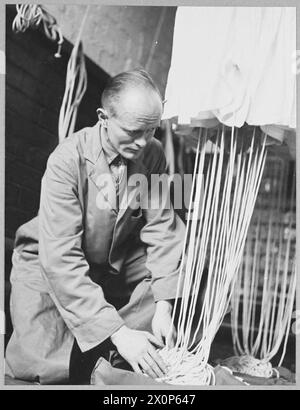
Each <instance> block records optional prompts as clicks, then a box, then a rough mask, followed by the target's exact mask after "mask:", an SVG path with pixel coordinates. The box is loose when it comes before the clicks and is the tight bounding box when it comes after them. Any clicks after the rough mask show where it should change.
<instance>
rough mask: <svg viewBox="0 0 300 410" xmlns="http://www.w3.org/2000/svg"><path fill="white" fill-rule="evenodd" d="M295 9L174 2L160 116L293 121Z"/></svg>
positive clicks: (293, 123) (232, 121)
mask: <svg viewBox="0 0 300 410" xmlns="http://www.w3.org/2000/svg"><path fill="white" fill-rule="evenodd" d="M295 50H296V8H292V7H179V8H178V10H177V15H176V22H175V29H174V41H173V52H172V60H171V68H170V71H169V77H168V83H167V89H166V99H167V102H166V104H165V113H164V117H165V118H172V117H177V116H178V121H179V123H180V124H191V120H192V119H193V118H195V117H198V116H199V115H201V119H203V118H204V117H205V118H212V117H216V118H217V119H218V120H219V121H220V122H222V123H224V124H226V125H228V126H237V127H241V126H242V125H243V124H244V123H245V122H247V123H248V124H250V125H269V124H279V125H284V126H288V127H290V128H295V127H296V75H295V73H293V70H292V63H293V54H295Z"/></svg>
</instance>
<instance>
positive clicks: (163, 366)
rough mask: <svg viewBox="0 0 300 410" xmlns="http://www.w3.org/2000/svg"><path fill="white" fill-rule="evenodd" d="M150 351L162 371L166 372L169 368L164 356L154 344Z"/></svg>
mask: <svg viewBox="0 0 300 410" xmlns="http://www.w3.org/2000/svg"><path fill="white" fill-rule="evenodd" d="M148 353H149V355H150V356H151V357H152V359H153V360H154V361H155V363H156V364H157V365H158V366H159V368H160V370H161V371H162V373H163V374H166V373H167V371H168V368H167V366H166V364H165V362H164V361H163V359H162V357H161V356H160V355H159V354H158V353H157V352H156V350H155V349H154V347H153V346H151V347H150V348H149V350H148Z"/></svg>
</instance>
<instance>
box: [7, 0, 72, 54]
mask: <svg viewBox="0 0 300 410" xmlns="http://www.w3.org/2000/svg"><path fill="white" fill-rule="evenodd" d="M16 10H17V15H16V17H15V18H14V21H13V24H12V29H13V30H14V31H15V32H16V33H19V32H21V33H24V32H25V31H26V30H27V29H28V28H29V27H32V28H37V27H38V26H39V25H40V24H41V23H42V25H43V29H44V32H45V34H46V36H47V37H48V38H49V39H50V40H52V41H57V43H58V49H57V52H56V53H55V54H54V56H55V57H56V58H60V57H61V47H62V43H63V41H64V39H63V35H62V32H61V29H60V27H59V26H58V24H57V21H56V19H55V18H54V17H53V16H52V15H51V14H49V13H48V12H47V11H46V10H45V8H44V7H43V6H41V5H40V4H36V5H33V4H17V5H16Z"/></svg>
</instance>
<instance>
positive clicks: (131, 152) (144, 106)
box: [106, 89, 162, 160]
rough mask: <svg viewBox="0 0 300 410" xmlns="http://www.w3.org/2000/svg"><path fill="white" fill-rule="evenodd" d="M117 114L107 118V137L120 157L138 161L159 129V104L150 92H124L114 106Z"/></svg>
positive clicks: (132, 90)
mask: <svg viewBox="0 0 300 410" xmlns="http://www.w3.org/2000/svg"><path fill="white" fill-rule="evenodd" d="M115 111H116V115H115V116H113V117H110V116H108V119H107V128H106V132H107V135H108V138H109V140H110V142H111V144H112V145H113V147H114V148H115V150H116V151H118V152H119V154H121V155H122V157H124V158H126V159H129V160H135V159H137V158H138V157H139V156H140V155H141V153H142V152H143V150H144V148H145V147H146V145H147V144H148V142H149V141H150V140H151V138H153V136H154V133H155V130H156V128H157V127H159V125H160V122H161V116H162V103H161V100H160V98H159V96H158V95H157V93H155V92H153V91H151V90H149V91H146V90H136V89H129V90H127V91H125V92H124V93H123V94H122V96H121V98H120V100H119V102H118V103H117V106H116V107H115Z"/></svg>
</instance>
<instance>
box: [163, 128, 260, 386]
mask: <svg viewBox="0 0 300 410" xmlns="http://www.w3.org/2000/svg"><path fill="white" fill-rule="evenodd" d="M207 135H208V132H207V130H203V129H200V131H199V140H198V146H197V151H196V159H195V168H194V174H193V184H192V193H191V197H190V206H189V211H188V218H187V227H186V234H185V239H184V246H183V254H182V262H181V266H180V275H179V281H178V288H177V296H176V300H175V306H174V310H173V318H172V322H173V323H172V326H173V325H175V323H176V327H177V339H176V343H175V347H174V348H170V346H168V345H167V346H166V347H165V348H164V349H163V350H161V351H160V354H161V356H162V357H163V358H164V360H165V362H166V363H167V364H168V366H169V370H168V372H167V374H166V376H165V377H164V378H162V379H160V380H162V381H165V382H167V383H170V384H172V383H175V384H179V383H180V384H185V385H209V384H214V383H215V378H214V372H213V368H212V367H211V366H210V365H209V364H208V360H209V355H210V349H211V344H212V342H213V340H214V337H215V335H216V333H217V331H218V329H219V327H220V326H221V324H222V321H223V318H224V316H225V314H226V311H227V309H228V306H229V302H230V299H231V296H232V291H233V286H232V284H233V282H234V280H235V278H236V276H237V273H238V270H239V267H240V263H241V261H242V256H243V250H244V245H245V241H246V236H247V231H248V228H249V225H250V221H251V216H252V212H253V209H254V205H255V201H256V197H257V193H258V190H259V186H260V181H261V177H262V173H263V169H264V164H265V158H266V149H265V137H264V138H263V141H261V139H260V138H258V137H257V136H256V130H255V129H254V130H253V134H252V137H251V144H250V147H247V149H245V146H243V144H241V146H240V148H239V149H238V148H237V147H238V145H239V144H238V142H239V143H240V141H241V140H242V136H241V135H239V132H238V131H237V130H236V129H234V128H232V129H231V133H230V136H229V138H228V136H227V133H226V132H225V127H222V128H220V129H219V132H218V134H217V137H216V141H214V144H213V145H212V147H214V148H212V152H211V155H206V149H205V147H206V146H207ZM228 139H229V144H228ZM207 262H208V268H207V271H208V272H207V280H206V289H205V292H204V298H203V303H202V306H201V308H200V309H196V307H197V303H198V297H199V291H200V284H203V280H204V278H203V272H204V270H205V267H206V265H207ZM175 316H176V320H175ZM172 326H171V327H170V332H171V329H172Z"/></svg>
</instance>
